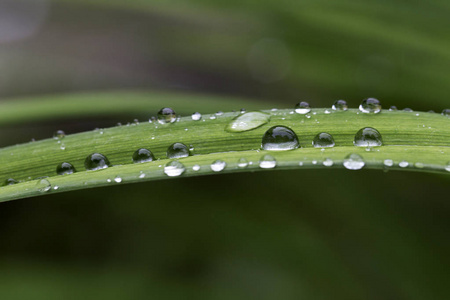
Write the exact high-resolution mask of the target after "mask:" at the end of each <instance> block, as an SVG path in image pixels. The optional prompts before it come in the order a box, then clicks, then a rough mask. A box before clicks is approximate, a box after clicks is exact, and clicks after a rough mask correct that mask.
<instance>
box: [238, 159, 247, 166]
mask: <svg viewBox="0 0 450 300" xmlns="http://www.w3.org/2000/svg"><path fill="white" fill-rule="evenodd" d="M237 165H238V167H239V168H247V166H248V160H247V159H246V158H245V157H241V158H239V160H238V164H237Z"/></svg>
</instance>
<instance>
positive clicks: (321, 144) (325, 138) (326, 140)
mask: <svg viewBox="0 0 450 300" xmlns="http://www.w3.org/2000/svg"><path fill="white" fill-rule="evenodd" d="M312 144H313V146H314V147H316V148H326V147H334V145H335V143H334V139H333V136H332V135H331V134H329V133H326V132H322V133H319V134H318V135H316V136H315V138H314V140H313V142H312Z"/></svg>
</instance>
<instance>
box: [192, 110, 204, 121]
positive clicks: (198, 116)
mask: <svg viewBox="0 0 450 300" xmlns="http://www.w3.org/2000/svg"><path fill="white" fill-rule="evenodd" d="M191 117H192V120H194V121H198V120H200V119H201V118H202V114H201V113H199V112H195V113H193V114H192V116H191Z"/></svg>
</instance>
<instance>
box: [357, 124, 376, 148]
mask: <svg viewBox="0 0 450 300" xmlns="http://www.w3.org/2000/svg"><path fill="white" fill-rule="evenodd" d="M353 144H354V145H355V146H357V147H377V146H382V145H383V139H382V138H381V134H380V133H379V132H378V130H376V129H375V128H372V127H366V128H362V129H360V130H359V131H358V132H357V133H356V135H355V139H354V141H353Z"/></svg>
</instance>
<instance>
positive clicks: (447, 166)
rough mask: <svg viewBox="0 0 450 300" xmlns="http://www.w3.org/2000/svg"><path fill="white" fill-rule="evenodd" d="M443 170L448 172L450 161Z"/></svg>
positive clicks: (449, 170)
mask: <svg viewBox="0 0 450 300" xmlns="http://www.w3.org/2000/svg"><path fill="white" fill-rule="evenodd" d="M445 170H446V171H448V172H450V161H449V162H447V165H446V166H445Z"/></svg>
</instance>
